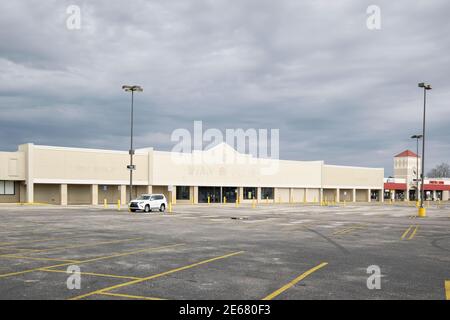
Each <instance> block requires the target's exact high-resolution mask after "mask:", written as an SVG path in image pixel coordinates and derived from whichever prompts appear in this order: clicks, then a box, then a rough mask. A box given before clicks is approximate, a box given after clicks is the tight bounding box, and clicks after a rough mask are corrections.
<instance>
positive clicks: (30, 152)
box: [19, 143, 34, 203]
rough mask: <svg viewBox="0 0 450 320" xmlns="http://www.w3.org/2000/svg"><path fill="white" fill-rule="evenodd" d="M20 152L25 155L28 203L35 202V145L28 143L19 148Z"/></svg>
mask: <svg viewBox="0 0 450 320" xmlns="http://www.w3.org/2000/svg"><path fill="white" fill-rule="evenodd" d="M19 151H21V152H23V153H25V159H26V160H25V166H26V167H25V168H26V169H25V174H26V177H25V183H26V187H25V189H26V200H25V201H26V202H28V203H33V202H34V181H33V180H34V170H33V167H34V163H33V161H34V144H32V143H27V144H21V145H20V146H19Z"/></svg>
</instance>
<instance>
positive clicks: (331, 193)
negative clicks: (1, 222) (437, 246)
mask: <svg viewBox="0 0 450 320" xmlns="http://www.w3.org/2000/svg"><path fill="white" fill-rule="evenodd" d="M128 164H129V154H128V152H126V151H114V150H99V149H83V148H64V147H53V146H41V145H34V144H31V143H29V144H23V145H20V146H19V147H18V150H17V151H16V152H0V202H8V203H15V202H17V203H19V202H21V203H25V202H27V203H49V204H57V205H79V204H92V205H99V204H103V203H105V202H106V203H109V204H112V203H114V204H116V203H117V201H118V200H120V201H121V203H122V204H124V203H126V202H127V200H128V195H129V192H130V190H129V186H128V185H129V171H128V169H127V165H128ZM134 164H135V165H136V170H135V171H134V173H133V186H134V187H133V190H132V196H133V197H136V196H138V195H140V194H144V193H164V194H165V195H166V197H167V198H168V199H169V201H171V202H172V203H192V204H196V203H207V202H212V203H223V202H227V203H233V202H236V201H238V202H240V203H253V202H255V201H256V202H263V203H264V202H267V203H273V202H280V203H312V202H316V203H318V202H321V201H336V202H343V201H346V202H369V201H383V178H384V169H382V168H363V167H348V166H335V165H328V164H325V163H324V162H323V161H288V160H275V159H262V158H254V157H252V156H250V155H247V154H240V153H238V152H237V151H236V150H234V149H233V148H232V147H230V146H229V145H227V144H220V145H217V146H215V147H213V148H211V149H210V150H206V151H194V152H193V153H189V154H181V153H175V152H165V151H157V150H153V149H152V148H146V149H138V150H136V153H135V156H134Z"/></svg>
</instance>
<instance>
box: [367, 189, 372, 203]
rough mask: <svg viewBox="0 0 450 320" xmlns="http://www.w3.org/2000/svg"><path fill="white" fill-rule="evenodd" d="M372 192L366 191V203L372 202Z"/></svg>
mask: <svg viewBox="0 0 450 320" xmlns="http://www.w3.org/2000/svg"><path fill="white" fill-rule="evenodd" d="M371 198H372V190H370V189H368V190H367V202H371V201H372V199H371Z"/></svg>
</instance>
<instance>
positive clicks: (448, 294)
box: [445, 280, 450, 300]
mask: <svg viewBox="0 0 450 320" xmlns="http://www.w3.org/2000/svg"><path fill="white" fill-rule="evenodd" d="M445 299H447V300H450V280H447V281H445Z"/></svg>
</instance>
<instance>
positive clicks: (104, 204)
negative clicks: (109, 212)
mask: <svg viewBox="0 0 450 320" xmlns="http://www.w3.org/2000/svg"><path fill="white" fill-rule="evenodd" d="M103 207H104V208H105V209H106V208H107V207H108V205H107V201H106V199H103Z"/></svg>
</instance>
